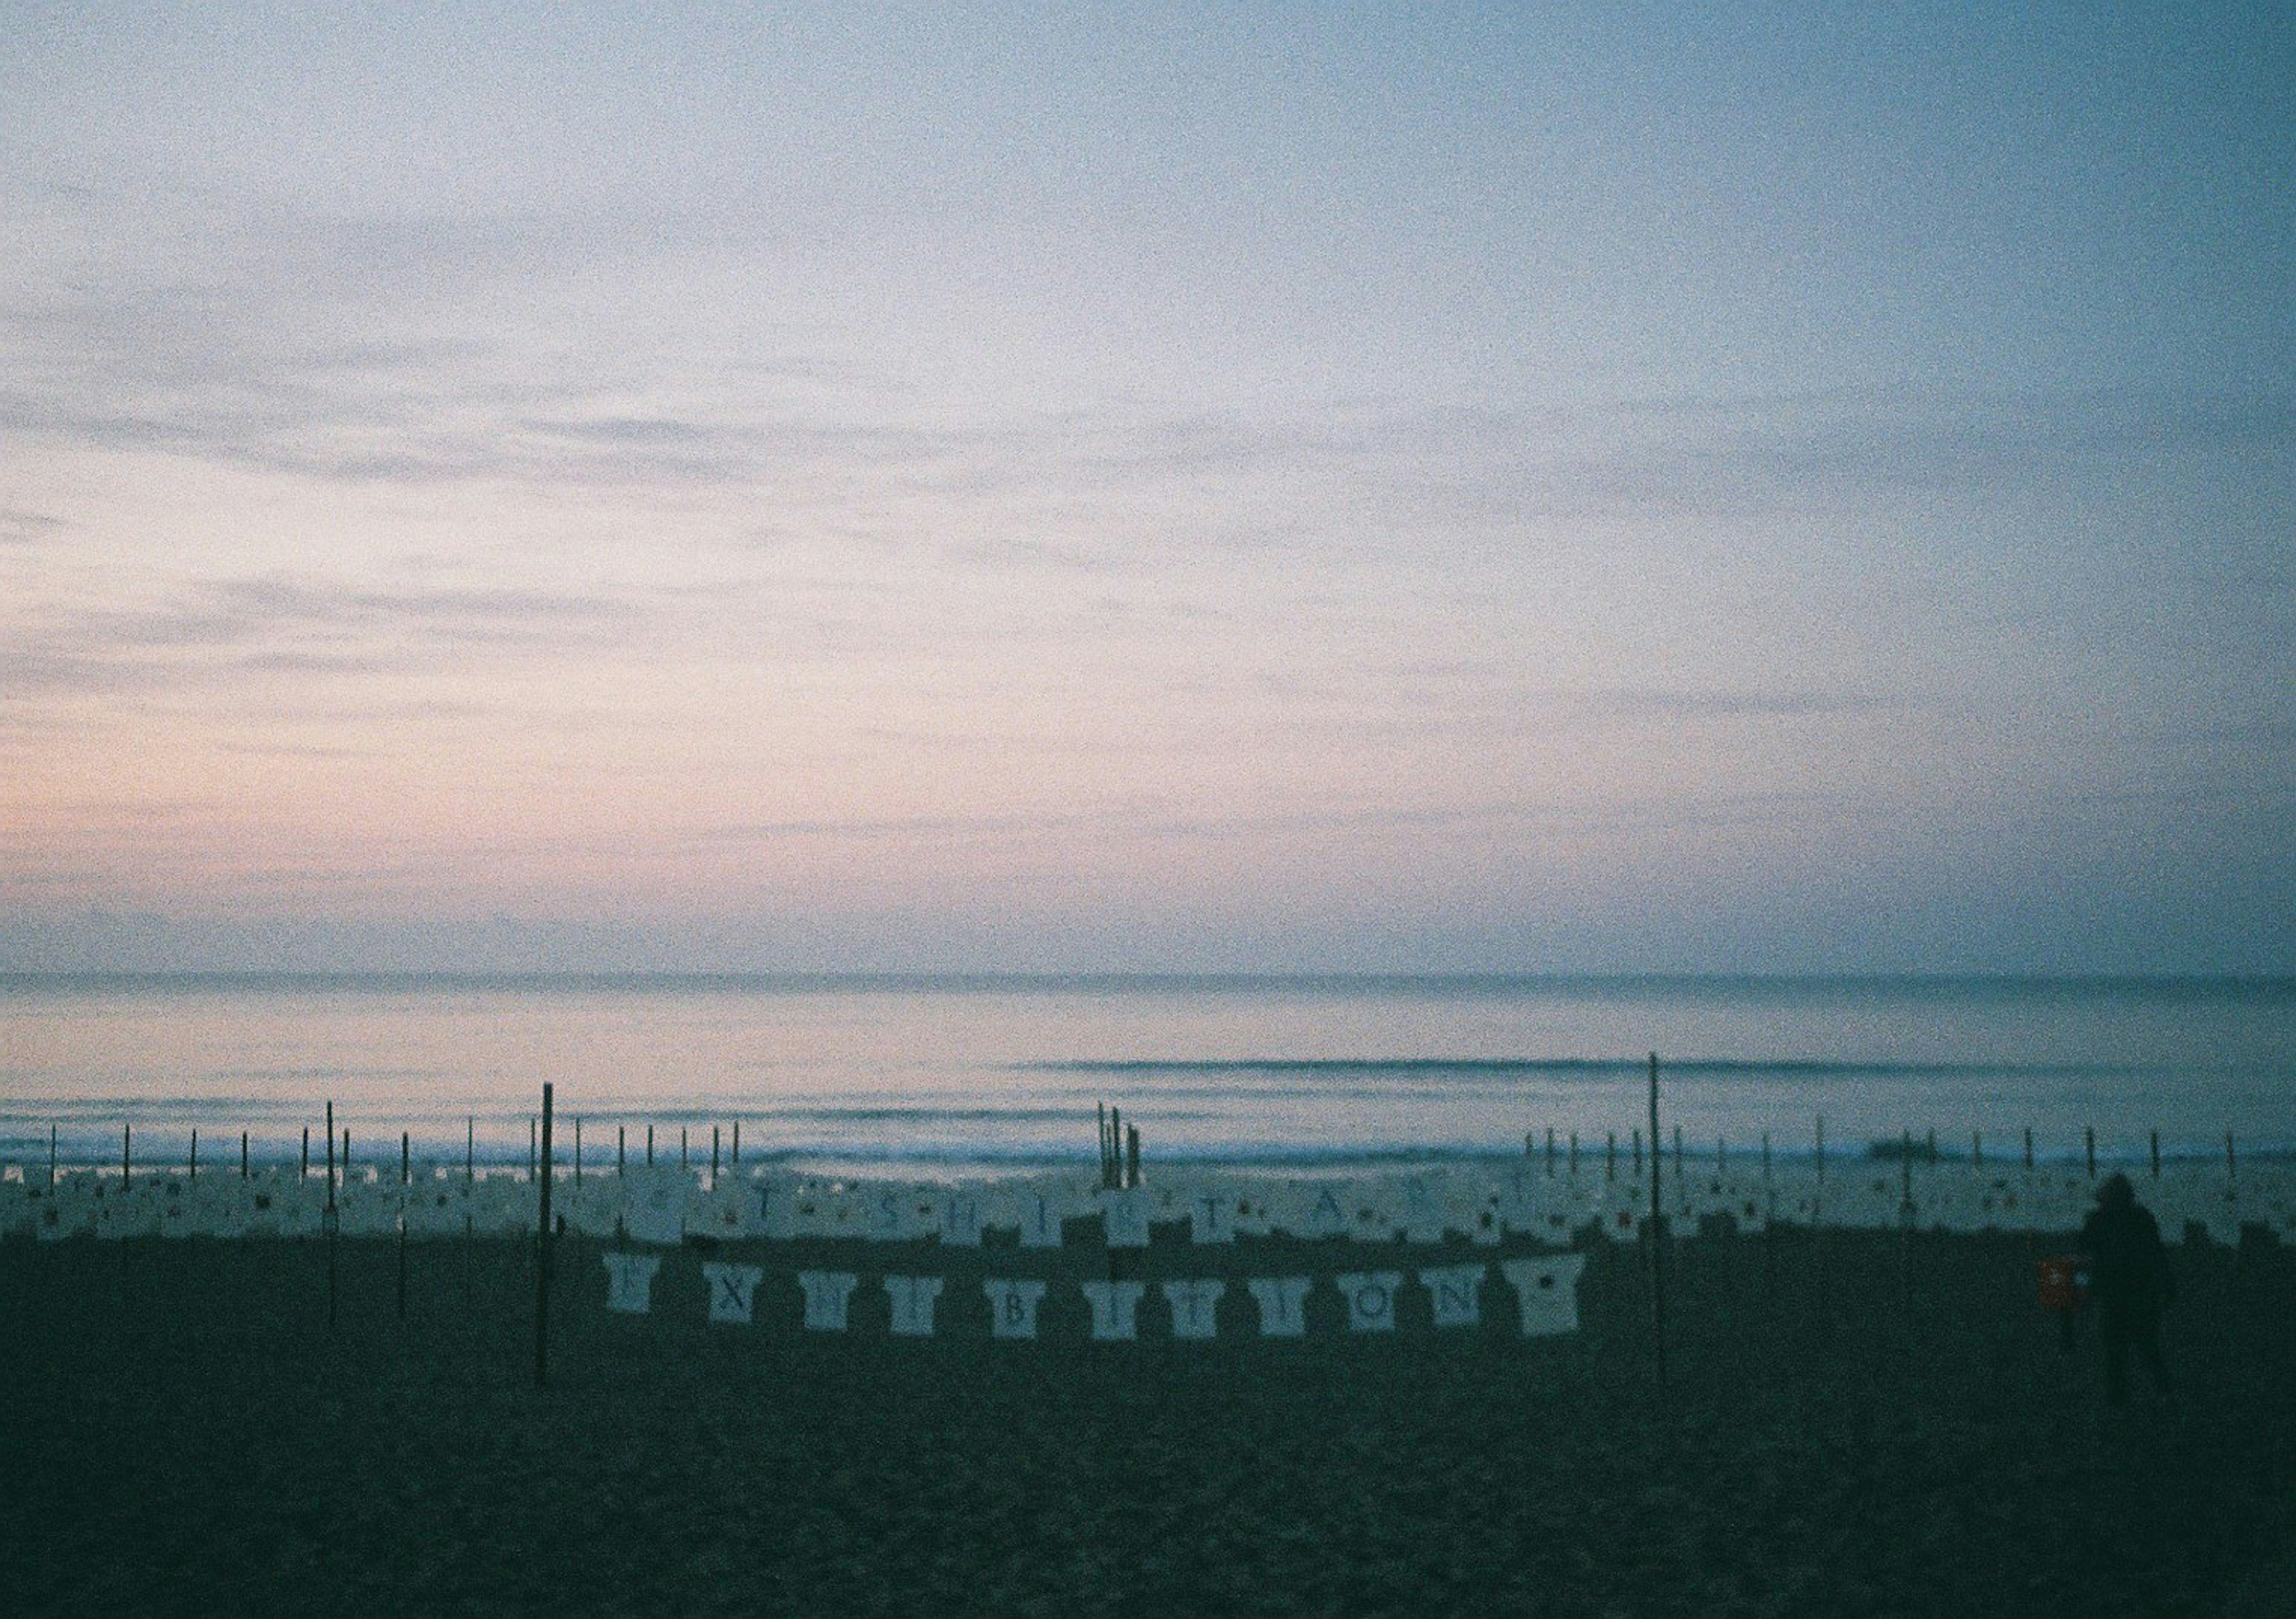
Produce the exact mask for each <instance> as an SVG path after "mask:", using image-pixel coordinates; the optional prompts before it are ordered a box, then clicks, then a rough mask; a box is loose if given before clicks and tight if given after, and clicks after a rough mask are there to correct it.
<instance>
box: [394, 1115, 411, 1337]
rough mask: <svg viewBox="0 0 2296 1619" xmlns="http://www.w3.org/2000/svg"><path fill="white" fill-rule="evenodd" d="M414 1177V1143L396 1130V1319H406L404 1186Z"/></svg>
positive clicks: (406, 1135)
mask: <svg viewBox="0 0 2296 1619" xmlns="http://www.w3.org/2000/svg"><path fill="white" fill-rule="evenodd" d="M413 1181H414V1140H413V1138H412V1137H411V1136H410V1135H409V1134H408V1133H407V1132H406V1131H404V1130H402V1131H400V1132H398V1319H399V1320H400V1321H405V1320H406V1188H407V1186H408V1184H409V1183H410V1182H413Z"/></svg>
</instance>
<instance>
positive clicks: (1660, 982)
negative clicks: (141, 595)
mask: <svg viewBox="0 0 2296 1619" xmlns="http://www.w3.org/2000/svg"><path fill="white" fill-rule="evenodd" d="M273 988H275V989H282V990H312V989H319V990H367V991H378V992H386V993H387V992H393V991H419V990H429V989H469V990H493V991H519V992H528V993H581V992H584V991H590V990H612V991H616V992H619V993H630V992H644V991H659V992H663V993H705V992H720V993H752V994H767V993H783V994H805V993H857V992H862V993H865V992H870V991H885V992H895V993H945V994H964V993H989V994H996V993H1014V994H1028V993H1038V994H1041V993H1055V994H1057V993H1094V994H1122V993H1147V994H1158V993H1174V992H1191V993H1267V992H1269V991H1290V992H1294V993H1315V992H1317V991H1331V992H1340V993H1364V992H1365V991H1375V990H1379V989H1382V988H1393V989H1398V990H1413V991H1417V992H1420V993H1427V992H1430V991H1450V992H1452V993H1459V994H1463V995H1473V994H1478V993H1491V994H1521V993H1525V992H1527V991H1531V992H1535V991H1539V990H1554V991H1558V992H1570V993H1582V994H1583V993H1597V994H1599V993H1606V992H1607V993H1619V994H1633V993H1640V992H1649V991H1653V990H1659V991H1668V992H1673V993H1680V992H1683V991H1697V990H1702V989H1703V990H1712V991H1715V992H1717V993H1732V994H1738V995H1744V994H1749V993H1761V992H1764V991H1773V992H1776V993H1790V994H1810V993H1825V992H1829V991H1830V992H1844V991H1854V992H1857V993H1882V994H1893V993H1895V994H1912V995H1920V996H1925V997H1926V996H1934V995H1939V994H1944V993H1967V994H1972V995H1998V994H2011V995H2071V996H2087V995H2112V996H2121V995H2128V994H2132V993H2136V994H2144V993H2151V994H2163V995H2175V996H2185V995H2194V994H2199V995H2210V994H2235V995H2252V994H2261V995H2267V996H2280V995H2287V996H2296V973H2136V974H2127V973H2010V972H2003V973H1981V972H1980V973H1964V972H1952V973H1919V972H1877V973H1720V972H1718V973H1688V972H1649V973H1637V972H1585V973H1574V972H1533V973H1377V972H1336V973H1292V972H1268V973H1234V972H1207V973H1158V972H1078V973H1030V972H1013V973H994V972H990V973H981V972H861V971H855V972H688V971H665V972H653V971H599V972H545V971H517V972H480V971H470V972H464V971H447V972H422V971H406V970H384V971H328V970H316V969H315V970H302V969H291V970H290V969H255V970H247V971H237V970H186V971H135V972H115V971H102V970H90V971H50V970H45V969H0V993H24V992H37V991H52V992H53V991H61V992H66V993H70V992H77V991H112V992H119V991H139V990H145V991H175V992H197V991H200V990H205V989H221V990H234V991H245V990H262V989H273Z"/></svg>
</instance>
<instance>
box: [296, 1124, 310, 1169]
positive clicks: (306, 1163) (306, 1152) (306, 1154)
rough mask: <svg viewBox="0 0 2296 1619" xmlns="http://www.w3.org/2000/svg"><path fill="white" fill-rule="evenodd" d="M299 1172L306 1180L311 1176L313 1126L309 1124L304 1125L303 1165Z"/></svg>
mask: <svg viewBox="0 0 2296 1619" xmlns="http://www.w3.org/2000/svg"><path fill="white" fill-rule="evenodd" d="M297 1173H298V1176H299V1179H302V1180H305V1181H307V1180H309V1179H310V1178H311V1127H310V1126H309V1125H308V1124H306V1125H304V1126H303V1167H302V1168H301V1169H300V1170H299V1171H298V1172H297Z"/></svg>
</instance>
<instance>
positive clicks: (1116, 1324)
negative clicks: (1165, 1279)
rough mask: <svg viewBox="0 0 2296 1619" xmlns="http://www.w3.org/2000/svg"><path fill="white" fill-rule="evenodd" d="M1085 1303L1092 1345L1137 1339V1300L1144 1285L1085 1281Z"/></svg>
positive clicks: (1130, 1282) (1080, 1285)
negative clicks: (1089, 1314) (1090, 1326)
mask: <svg viewBox="0 0 2296 1619" xmlns="http://www.w3.org/2000/svg"><path fill="white" fill-rule="evenodd" d="M1078 1286H1079V1287H1081V1288H1083V1289H1084V1296H1085V1302H1086V1303H1087V1304H1090V1305H1091V1306H1092V1336H1093V1339H1094V1341H1095V1342H1096V1343H1102V1344H1113V1343H1118V1342H1121V1341H1126V1340H1129V1339H1132V1338H1136V1337H1139V1333H1138V1331H1137V1328H1138V1325H1139V1312H1140V1296H1141V1295H1142V1294H1144V1293H1145V1292H1147V1291H1148V1284H1147V1283H1146V1282H1144V1281H1087V1282H1079V1283H1078Z"/></svg>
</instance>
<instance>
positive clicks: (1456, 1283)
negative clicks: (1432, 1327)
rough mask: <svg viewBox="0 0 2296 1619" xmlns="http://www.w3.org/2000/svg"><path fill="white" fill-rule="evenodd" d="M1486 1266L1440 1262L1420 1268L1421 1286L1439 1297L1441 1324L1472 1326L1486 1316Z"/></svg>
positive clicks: (1437, 1314) (1438, 1321)
mask: <svg viewBox="0 0 2296 1619" xmlns="http://www.w3.org/2000/svg"><path fill="white" fill-rule="evenodd" d="M1484 1271H1485V1267H1484V1266H1482V1265H1479V1264H1474V1265H1436V1266H1433V1267H1431V1269H1428V1270H1424V1271H1420V1272H1419V1283H1420V1286H1422V1287H1423V1288H1426V1289H1427V1291H1428V1292H1429V1293H1430V1294H1431V1295H1432V1296H1433V1297H1434V1300H1435V1324H1436V1325H1437V1326H1438V1327H1472V1326H1476V1325H1478V1324H1480V1322H1481V1321H1482V1319H1483V1274H1484Z"/></svg>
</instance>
